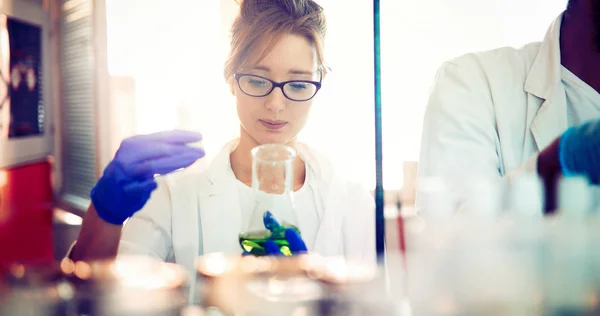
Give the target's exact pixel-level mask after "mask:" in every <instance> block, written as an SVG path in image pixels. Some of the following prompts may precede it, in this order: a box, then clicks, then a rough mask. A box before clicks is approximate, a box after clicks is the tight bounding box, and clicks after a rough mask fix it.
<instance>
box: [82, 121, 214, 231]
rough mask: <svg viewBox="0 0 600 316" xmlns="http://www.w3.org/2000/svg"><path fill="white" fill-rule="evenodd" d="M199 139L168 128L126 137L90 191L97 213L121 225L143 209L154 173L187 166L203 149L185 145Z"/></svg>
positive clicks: (152, 182) (149, 192)
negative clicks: (163, 130)
mask: <svg viewBox="0 0 600 316" xmlns="http://www.w3.org/2000/svg"><path fill="white" fill-rule="evenodd" d="M200 140H202V136H201V135H200V134H198V133H192V132H186V131H167V132H160V133H155V134H150V135H141V136H133V137H130V138H127V139H125V140H124V141H123V142H122V143H121V146H120V147H119V150H118V151H117V153H116V155H115V157H114V159H113V160H112V161H111V162H110V163H109V164H108V166H107V167H106V169H104V173H103V175H102V177H101V178H100V180H98V183H96V185H95V186H94V188H93V189H92V191H91V194H90V196H91V199H92V203H93V204H94V208H95V209H96V212H97V213H98V216H100V218H102V219H103V220H105V221H106V222H108V223H111V224H115V225H122V224H123V222H125V220H126V219H127V218H129V217H131V216H132V215H133V214H134V213H135V212H137V211H139V210H140V209H142V207H143V206H144V205H145V204H146V202H147V201H148V199H149V198H150V194H151V193H152V191H153V190H154V189H156V187H157V183H156V181H155V180H154V175H156V174H159V175H163V174H167V173H170V172H172V171H175V170H177V169H180V168H185V167H188V166H190V165H191V164H192V163H194V162H195V161H196V160H198V159H199V158H201V157H203V156H204V150H202V149H199V148H193V147H189V146H186V144H187V143H192V142H197V141H200Z"/></svg>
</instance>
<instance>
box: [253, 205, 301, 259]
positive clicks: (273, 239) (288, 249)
mask: <svg viewBox="0 0 600 316" xmlns="http://www.w3.org/2000/svg"><path fill="white" fill-rule="evenodd" d="M263 223H264V225H265V228H266V229H268V230H269V231H270V232H271V235H270V236H269V238H268V239H267V240H266V241H264V243H263V244H262V245H260V243H259V244H257V243H255V242H254V241H245V243H246V244H242V248H246V247H247V248H248V249H250V250H248V251H252V252H248V251H247V250H246V249H244V252H243V253H242V255H244V256H247V255H252V254H254V255H259V256H260V255H264V254H266V255H268V256H288V257H289V256H292V255H298V254H302V253H306V252H307V247H306V244H305V243H304V241H303V240H302V237H300V234H299V233H298V231H297V230H296V229H294V228H285V227H283V226H281V225H280V224H279V222H277V220H276V219H275V217H274V216H273V214H272V213H271V212H269V211H266V212H265V213H264V215H263ZM283 237H285V241H284V243H283V244H282V242H281V241H282V239H283ZM278 243H279V245H278Z"/></svg>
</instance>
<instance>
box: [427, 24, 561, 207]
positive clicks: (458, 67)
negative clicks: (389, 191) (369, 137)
mask: <svg viewBox="0 0 600 316" xmlns="http://www.w3.org/2000/svg"><path fill="white" fill-rule="evenodd" d="M561 21H562V14H561V15H560V16H559V17H558V18H557V19H556V20H555V21H554V22H553V23H552V25H551V26H550V28H549V29H548V32H547V33H546V36H545V38H544V41H543V42H541V43H531V44H528V45H526V46H524V47H523V48H520V49H514V48H509V47H506V48H500V49H495V50H491V51H487V52H480V53H471V54H467V55H464V56H462V57H459V58H457V59H454V60H452V61H448V62H446V63H445V64H444V65H443V66H442V67H441V68H440V70H439V71H438V74H437V76H436V79H435V83H434V86H433V88H432V91H431V95H430V99H429V102H428V105H427V109H426V114H425V118H424V125H423V135H422V136H423V137H422V143H421V146H422V147H421V157H420V161H419V176H418V177H419V181H420V180H422V179H425V178H430V177H437V178H442V179H444V180H446V181H447V182H448V183H450V187H451V188H453V189H455V190H457V191H456V192H455V193H456V194H463V196H464V195H466V196H467V197H468V194H469V193H468V192H465V190H468V187H469V186H468V185H469V184H468V182H469V181H475V180H477V181H481V180H484V181H495V180H500V182H502V181H504V180H505V179H507V178H510V177H511V176H513V175H515V174H520V173H522V172H535V170H536V167H537V156H538V153H539V152H540V151H542V150H543V149H544V148H546V147H547V146H548V145H550V143H551V142H552V141H553V140H555V139H556V138H557V137H558V136H560V135H561V134H562V133H563V132H564V131H565V130H566V128H567V109H566V98H565V91H564V88H563V86H562V83H561V76H560V70H561V62H560V43H559V35H560V24H561ZM461 190H463V191H461ZM424 202H425V201H423V200H422V199H420V198H419V194H417V204H418V205H419V206H421V205H423V203H424Z"/></svg>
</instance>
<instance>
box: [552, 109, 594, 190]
mask: <svg viewBox="0 0 600 316" xmlns="http://www.w3.org/2000/svg"><path fill="white" fill-rule="evenodd" d="M558 150H559V160H560V167H561V169H562V173H563V174H564V175H566V176H572V175H584V176H587V177H588V179H589V180H590V182H592V183H593V184H600V120H593V121H590V122H587V123H584V124H582V125H579V126H574V127H571V128H569V129H567V130H566V131H565V132H564V133H563V135H562V136H561V138H560V141H559V149H558Z"/></svg>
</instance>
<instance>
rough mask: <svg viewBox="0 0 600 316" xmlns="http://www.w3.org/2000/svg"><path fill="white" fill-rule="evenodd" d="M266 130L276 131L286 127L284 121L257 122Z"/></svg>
mask: <svg viewBox="0 0 600 316" xmlns="http://www.w3.org/2000/svg"><path fill="white" fill-rule="evenodd" d="M258 121H259V122H260V123H261V124H262V125H263V126H264V127H266V128H267V129H268V130H272V131H277V130H280V129H282V128H283V127H284V126H286V125H287V122H285V121H271V120H258Z"/></svg>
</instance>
